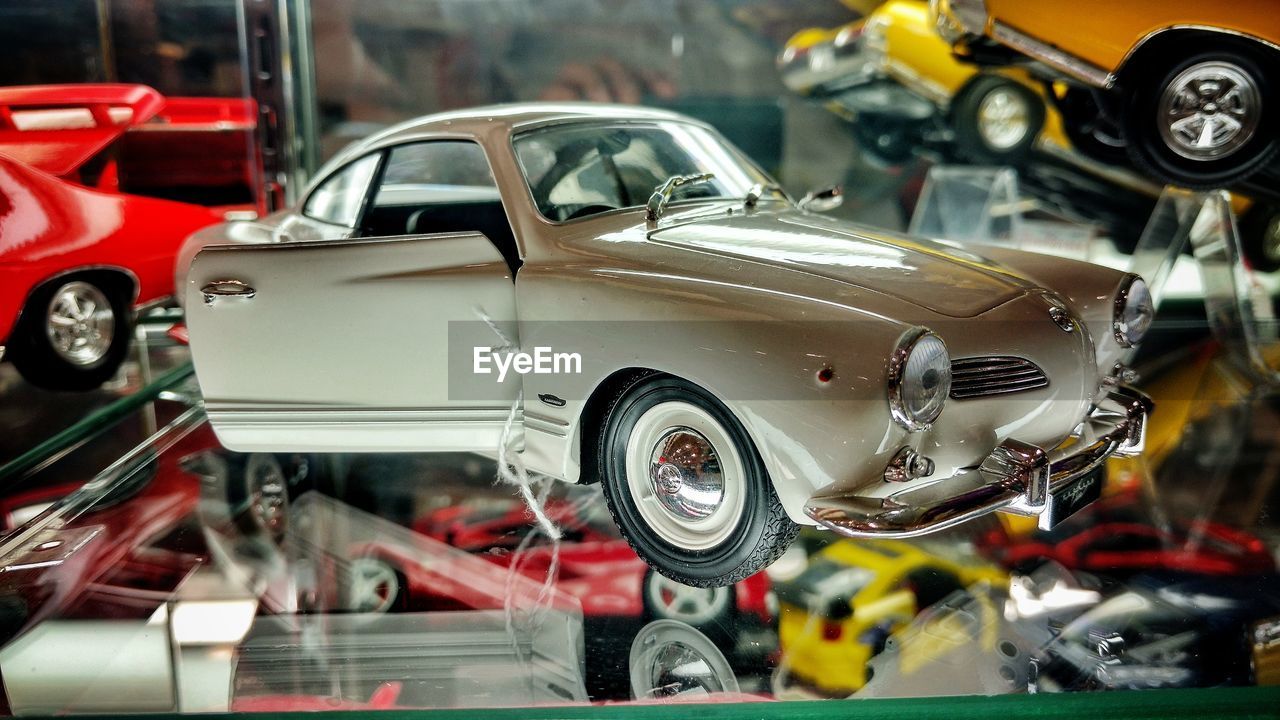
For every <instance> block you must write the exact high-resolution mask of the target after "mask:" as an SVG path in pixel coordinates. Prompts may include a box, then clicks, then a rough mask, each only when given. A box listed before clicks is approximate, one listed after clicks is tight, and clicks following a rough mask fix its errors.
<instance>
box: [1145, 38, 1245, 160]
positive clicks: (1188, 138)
mask: <svg viewBox="0 0 1280 720" xmlns="http://www.w3.org/2000/svg"><path fill="white" fill-rule="evenodd" d="M1261 111H1262V94H1261V93H1260V92H1259V91H1258V86H1257V83H1255V82H1254V80H1253V78H1252V77H1250V76H1249V74H1248V73H1247V72H1245V71H1244V70H1243V69H1241V68H1240V67H1239V66H1237V65H1234V64H1232V63H1228V62H1221V61H1210V62H1202V63H1196V64H1195V65H1192V66H1191V67H1189V68H1187V69H1186V70H1183V71H1182V72H1180V73H1178V75H1177V77H1175V78H1174V79H1173V82H1171V83H1169V85H1168V86H1167V87H1166V88H1165V89H1164V92H1163V93H1161V95H1160V104H1159V113H1160V115H1159V128H1160V137H1161V139H1163V140H1164V142H1165V145H1166V146H1168V148H1169V149H1170V150H1173V151H1174V152H1175V153H1177V154H1178V155H1181V156H1182V157H1184V158H1187V159H1189V160H1212V159H1215V158H1221V157H1226V156H1228V155H1231V154H1232V153H1235V152H1236V151H1238V150H1240V148H1241V147H1243V146H1244V144H1245V143H1247V142H1248V141H1249V138H1251V137H1253V134H1254V132H1255V131H1256V130H1257V128H1258V119H1259V115H1260V114H1261Z"/></svg>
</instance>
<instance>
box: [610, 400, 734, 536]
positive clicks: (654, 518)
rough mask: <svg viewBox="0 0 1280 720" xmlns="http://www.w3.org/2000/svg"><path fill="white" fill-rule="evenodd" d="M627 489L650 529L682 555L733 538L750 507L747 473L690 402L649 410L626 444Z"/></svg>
mask: <svg viewBox="0 0 1280 720" xmlns="http://www.w3.org/2000/svg"><path fill="white" fill-rule="evenodd" d="M626 472H627V486H628V489H629V490H630V492H631V496H632V497H633V498H634V499H635V502H636V506H637V507H638V508H639V510H640V516H641V518H642V519H643V520H644V522H645V524H646V525H648V526H649V528H650V529H652V530H653V531H654V532H655V533H656V534H657V535H658V537H660V538H662V540H664V541H666V542H667V543H670V544H671V545H674V546H676V547H678V548H681V549H684V550H705V549H708V548H712V547H715V546H716V545H719V544H720V543H722V542H724V541H725V540H726V539H728V538H729V536H730V534H731V533H732V532H733V530H734V528H735V527H737V525H738V520H739V519H740V518H741V516H742V511H743V507H744V505H745V493H744V492H743V483H744V477H745V472H746V470H745V467H744V466H743V461H742V458H741V457H739V455H738V450H737V448H736V447H735V446H734V444H733V442H732V441H731V440H730V438H729V434H728V433H727V432H726V431H725V429H724V428H723V427H721V426H720V423H719V422H717V421H716V420H715V419H714V418H712V417H711V415H710V414H708V413H707V412H706V411H705V410H703V409H702V408H699V407H697V406H696V405H692V404H689V403H686V402H664V403H660V404H658V405H655V406H653V407H652V408H649V409H648V410H647V411H645V413H644V414H643V415H641V416H640V418H639V420H637V421H636V425H635V427H634V428H633V429H632V431H631V436H630V438H628V440H627V465H626Z"/></svg>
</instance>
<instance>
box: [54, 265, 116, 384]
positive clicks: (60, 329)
mask: <svg viewBox="0 0 1280 720" xmlns="http://www.w3.org/2000/svg"><path fill="white" fill-rule="evenodd" d="M115 328H116V316H115V313H114V312H112V310H111V303H110V302H109V301H108V300H107V296H106V295H105V294H103V292H102V291H101V290H99V289H98V288H97V287H95V286H93V285H90V284H89V283H87V282H81V281H79V280H77V281H75V282H69V283H67V284H66V285H63V286H62V287H60V288H58V291H57V292H55V293H54V294H53V299H52V300H50V301H49V308H48V311H47V313H46V315H45V335H46V336H47V337H48V339H49V344H50V345H51V346H52V347H53V351H54V352H56V353H57V354H58V356H59V357H61V358H62V359H63V360H66V361H67V362H69V363H71V364H72V365H80V366H85V365H92V364H94V363H96V362H98V361H99V360H101V359H102V358H103V357H104V356H105V355H106V354H107V350H109V349H110V348H111V340H112V338H113V337H114V336H115Z"/></svg>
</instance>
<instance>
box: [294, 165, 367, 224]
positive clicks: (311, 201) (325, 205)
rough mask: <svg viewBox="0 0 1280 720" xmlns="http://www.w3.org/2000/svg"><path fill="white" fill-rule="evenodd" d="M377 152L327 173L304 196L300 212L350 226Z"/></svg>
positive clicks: (357, 210)
mask: <svg viewBox="0 0 1280 720" xmlns="http://www.w3.org/2000/svg"><path fill="white" fill-rule="evenodd" d="M380 157H381V153H372V154H370V155H366V156H364V157H362V158H360V159H359V160H356V161H355V162H353V163H351V164H349V165H347V166H346V167H345V168H343V169H342V170H339V171H338V172H336V173H334V174H333V175H331V176H329V179H328V180H325V181H324V182H323V183H321V184H320V186H319V187H317V188H316V189H315V190H314V191H313V192H312V193H311V197H309V198H307V204H306V205H304V206H303V208H302V214H303V215H306V216H307V217H311V218H315V219H316V220H320V221H323V222H327V223H331V224H333V225H341V226H343V227H349V228H354V227H355V226H356V222H357V221H358V220H359V219H360V206H361V205H362V204H363V203H364V198H365V195H366V193H367V192H368V190H369V182H370V181H371V180H373V174H374V173H375V172H377V170H378V160H379V158H380Z"/></svg>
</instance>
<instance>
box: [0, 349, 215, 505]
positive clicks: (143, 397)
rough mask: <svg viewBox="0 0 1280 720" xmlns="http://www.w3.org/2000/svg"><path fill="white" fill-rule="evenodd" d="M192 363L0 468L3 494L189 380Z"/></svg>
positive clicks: (102, 409)
mask: <svg viewBox="0 0 1280 720" xmlns="http://www.w3.org/2000/svg"><path fill="white" fill-rule="evenodd" d="M194 370H195V369H194V367H193V366H192V365H191V363H186V364H183V365H179V366H178V367H176V368H173V369H172V370H169V371H167V372H165V373H164V374H163V375H160V376H159V377H157V378H156V379H155V380H152V381H151V382H150V383H149V384H147V385H145V386H143V387H142V388H140V389H139V390H138V391H137V392H135V393H133V394H132V395H126V396H124V397H122V398H120V399H119V400H116V401H114V402H112V403H110V404H108V405H104V406H102V407H100V408H98V409H97V410H94V411H93V412H91V413H89V414H88V415H85V416H84V417H82V418H80V419H79V420H78V421H76V422H75V423H74V424H73V425H71V426H69V427H67V428H66V429H65V430H62V431H60V432H58V433H57V434H55V435H52V436H50V437H49V438H47V439H46V440H44V441H43V442H41V443H40V444H39V445H36V446H35V447H33V448H31V449H30V450H28V451H26V452H24V453H22V454H21V455H19V456H17V457H15V458H14V459H12V460H10V461H9V462H7V463H5V464H4V465H0V490H2V489H3V488H4V487H5V486H6V484H7V483H9V482H10V481H11V480H13V478H15V477H17V476H19V475H22V474H23V473H25V472H27V471H29V470H30V469H31V468H34V467H36V466H38V465H39V464H40V463H42V462H44V460H45V458H48V457H50V456H52V455H53V454H55V453H58V452H62V451H63V450H64V449H66V448H68V447H71V446H73V445H76V444H77V443H81V442H85V441H86V440H89V439H92V438H93V437H94V436H96V435H98V434H100V433H102V432H103V431H104V430H105V429H106V428H109V427H111V426H113V425H114V424H115V423H117V422H119V421H120V420H122V419H123V418H125V417H127V416H128V415H130V414H131V413H133V412H134V411H136V410H137V409H138V408H140V407H142V406H143V405H146V404H147V403H149V402H152V401H153V400H155V399H156V398H158V397H159V396H160V393H163V392H164V391H166V390H169V389H172V388H173V387H174V386H175V385H177V384H178V383H180V382H182V381H183V380H186V379H187V378H188V377H190V376H191V374H192V373H193V372H194Z"/></svg>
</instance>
